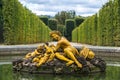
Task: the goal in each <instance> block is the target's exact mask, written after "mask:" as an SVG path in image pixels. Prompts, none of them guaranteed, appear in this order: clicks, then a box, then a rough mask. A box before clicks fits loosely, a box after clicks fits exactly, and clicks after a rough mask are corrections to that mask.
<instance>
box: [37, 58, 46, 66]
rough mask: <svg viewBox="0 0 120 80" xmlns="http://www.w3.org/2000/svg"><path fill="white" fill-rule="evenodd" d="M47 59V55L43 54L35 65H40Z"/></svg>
mask: <svg viewBox="0 0 120 80" xmlns="http://www.w3.org/2000/svg"><path fill="white" fill-rule="evenodd" d="M47 60H48V57H47V56H44V57H42V58H41V59H40V60H39V63H38V64H37V65H36V66H37V67H39V66H41V65H42V64H43V63H45V62H46V61H47Z"/></svg>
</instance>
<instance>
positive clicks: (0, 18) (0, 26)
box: [0, 0, 3, 43]
mask: <svg viewBox="0 0 120 80" xmlns="http://www.w3.org/2000/svg"><path fill="white" fill-rule="evenodd" d="M2 7H3V5H2V0H0V43H1V42H3V13H2Z"/></svg>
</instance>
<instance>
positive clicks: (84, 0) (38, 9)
mask: <svg viewBox="0 0 120 80" xmlns="http://www.w3.org/2000/svg"><path fill="white" fill-rule="evenodd" d="M19 1H20V2H21V3H22V4H23V6H26V7H27V8H28V9H29V10H31V11H32V12H33V13H35V14H36V15H51V16H54V15H55V14H57V13H58V12H60V11H69V10H75V12H76V15H80V16H91V15H93V14H95V13H97V12H98V11H99V9H100V8H101V7H102V5H104V4H105V3H106V2H107V1H109V0H19Z"/></svg>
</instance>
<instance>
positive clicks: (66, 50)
mask: <svg viewBox="0 0 120 80" xmlns="http://www.w3.org/2000/svg"><path fill="white" fill-rule="evenodd" d="M64 52H65V53H66V54H67V56H68V57H69V58H70V59H72V60H73V61H74V62H75V63H76V64H77V66H78V67H80V68H82V64H81V63H79V62H78V60H77V59H76V58H75V56H74V54H73V53H72V52H71V51H70V50H69V49H65V50H64Z"/></svg>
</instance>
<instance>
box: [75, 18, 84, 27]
mask: <svg viewBox="0 0 120 80" xmlns="http://www.w3.org/2000/svg"><path fill="white" fill-rule="evenodd" d="M83 21H84V19H83V18H82V17H75V23H76V26H77V27H78V26H79V25H80V24H81V23H82V22H83Z"/></svg>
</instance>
